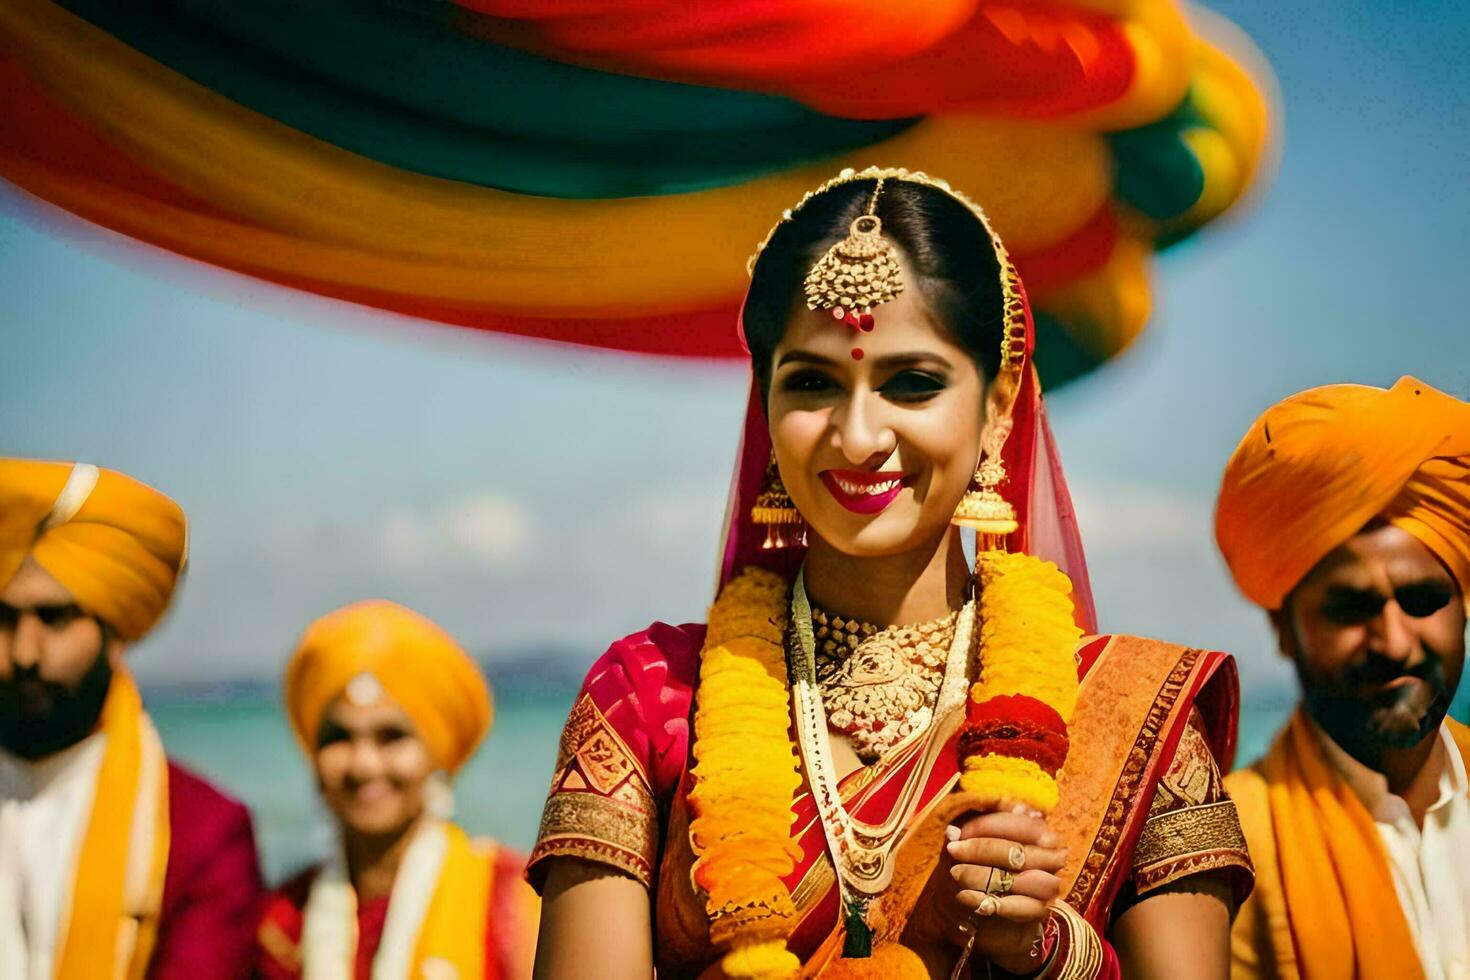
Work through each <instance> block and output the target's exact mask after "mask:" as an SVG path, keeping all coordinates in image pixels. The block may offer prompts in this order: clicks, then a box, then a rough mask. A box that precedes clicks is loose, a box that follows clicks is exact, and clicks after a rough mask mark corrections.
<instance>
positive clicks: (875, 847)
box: [787, 569, 975, 957]
mask: <svg viewBox="0 0 1470 980" xmlns="http://www.w3.org/2000/svg"><path fill="white" fill-rule="evenodd" d="M791 622H792V625H793V626H794V628H795V632H796V638H797V642H796V643H795V644H788V647H787V660H788V666H787V670H788V672H789V674H790V676H791V692H792V700H793V702H794V703H795V707H796V734H797V742H798V745H799V747H800V749H801V756H802V764H803V766H805V767H806V771H807V774H808V779H807V781H808V783H809V784H810V786H811V791H812V799H813V800H814V801H815V803H816V805H817V812H818V814H820V816H821V819H822V831H823V833H824V835H825V836H826V839H827V852H828V854H829V855H830V856H831V858H832V864H833V867H834V868H835V869H836V871H837V887H838V892H839V897H840V898H841V900H842V907H843V917H844V924H845V927H846V934H847V935H846V940H845V942H844V944H843V952H842V955H843V956H847V957H864V956H868V955H870V952H871V948H872V935H873V934H872V928H871V926H870V925H869V924H868V921H867V912H868V905H869V903H870V902H872V900H873V899H874V898H875V897H876V896H878V895H881V894H882V893H883V891H884V889H886V888H887V887H888V885H889V884H890V883H891V882H892V881H893V871H894V868H893V852H894V847H895V845H896V844H897V842H898V837H899V831H900V830H901V829H902V828H903V827H904V825H905V824H907V822H908V820H909V818H910V817H911V816H912V815H913V810H914V806H915V804H916V803H917V800H918V792H919V789H920V786H921V784H922V782H923V775H924V773H925V772H926V771H927V770H928V768H929V767H928V765H927V763H928V762H929V761H930V759H931V758H932V756H933V755H934V754H936V753H937V752H938V751H939V748H940V746H941V745H942V740H940V739H937V738H931V739H930V742H929V745H928V747H927V749H926V753H925V759H924V760H923V764H919V765H915V766H913V767H911V768H910V770H909V774H908V777H907V778H906V779H905V780H904V786H903V789H902V790H901V791H900V793H899V796H898V805H897V806H895V807H894V808H893V810H892V811H891V813H890V814H889V817H888V819H887V820H885V821H884V822H883V823H881V824H870V823H866V822H864V821H861V820H858V819H856V818H855V817H853V816H852V815H851V814H850V813H848V812H847V808H846V807H844V806H843V805H842V794H841V792H840V791H839V789H838V785H837V768H836V766H834V765H833V763H832V747H831V744H830V743H829V741H828V733H827V732H828V729H827V712H826V709H825V708H824V707H823V705H822V695H821V689H820V686H819V685H818V682H817V676H816V637H815V636H814V635H813V632H812V610H811V603H810V602H809V601H808V600H807V595H806V573H805V570H804V569H803V570H802V571H799V572H797V574H796V582H795V583H794V585H793V586H792V590H791ZM974 627H975V599H974V597H973V595H972V596H971V598H969V599H968V600H967V601H966V602H965V606H964V608H963V609H961V610H960V612H959V615H958V617H957V618H956V620H955V630H954V637H953V639H952V640H951V641H950V645H949V656H948V657H947V659H946V661H945V669H944V680H943V682H942V683H941V684H940V688H939V696H938V698H937V701H936V706H935V711H934V717H935V718H945V717H948V716H949V715H950V714H951V713H952V712H954V711H955V710H957V709H958V708H959V707H960V706H961V705H962V704H964V701H965V697H966V694H967V683H966V681H967V678H966V668H967V667H968V664H969V654H970V640H971V637H972V636H973V634H974Z"/></svg>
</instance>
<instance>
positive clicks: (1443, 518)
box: [1215, 377, 1470, 609]
mask: <svg viewBox="0 0 1470 980" xmlns="http://www.w3.org/2000/svg"><path fill="white" fill-rule="evenodd" d="M1375 517H1378V518H1382V519H1384V520H1386V521H1388V522H1389V523H1391V524H1394V525H1396V526H1398V527H1401V528H1403V529H1404V530H1405V531H1408V532H1409V533H1410V534H1412V535H1413V536H1414V537H1416V538H1418V539H1419V540H1420V541H1422V542H1423V543H1424V545H1425V546H1426V547H1427V548H1429V550H1431V551H1433V552H1434V553H1435V555H1437V556H1438V557H1439V560H1440V561H1442V562H1444V564H1445V566H1446V567H1447V568H1449V570H1450V572H1451V573H1452V574H1453V575H1454V576H1455V578H1456V580H1458V581H1459V583H1460V591H1461V592H1462V594H1464V596H1465V599H1466V604H1467V607H1470V404H1466V403H1465V402H1462V401H1460V400H1459V399H1456V398H1452V397H1450V396H1449V395H1447V394H1445V393H1444V392H1442V391H1437V390H1435V389H1434V388H1431V387H1430V386H1429V385H1427V384H1425V383H1424V382H1422V381H1419V380H1418V379H1416V378H1410V377H1405V378H1400V379H1399V382H1398V384H1396V385H1394V386H1393V387H1392V388H1391V389H1389V390H1387V391H1385V390H1384V389H1382V388H1370V387H1367V386H1364V385H1328V386H1327V387H1324V388H1313V389H1311V390H1310V391H1304V392H1302V393H1300V394H1297V395H1292V396H1291V397H1290V398H1288V399H1286V400H1285V401H1283V402H1281V403H1280V404H1279V405H1276V406H1275V407H1273V408H1271V409H1269V410H1267V412H1266V414H1264V415H1262V416H1261V417H1260V418H1259V419H1257V420H1256V424H1255V425H1253V426H1251V429H1250V431H1249V432H1248V433H1246V436H1245V439H1244V440H1242V441H1241V443H1240V446H1239V447H1238V448H1237V449H1236V450H1235V455H1233V456H1231V457H1230V462H1229V464H1228V465H1227V466H1226V467H1225V478H1224V481H1223V482H1222V483H1221V486H1220V503H1219V505H1218V506H1217V507H1216V509H1215V540H1216V541H1218V542H1219V545H1220V551H1221V552H1222V553H1223V554H1224V555H1225V561H1226V563H1227V564H1228V565H1229V566H1230V572H1231V574H1232V575H1234V576H1235V582H1236V584H1237V585H1239V586H1240V590H1241V591H1242V592H1244V593H1245V594H1246V597H1247V598H1249V599H1250V600H1251V601H1252V602H1254V603H1256V604H1257V605H1260V606H1264V607H1265V608H1266V609H1278V608H1280V607H1281V603H1282V602H1283V601H1284V600H1285V598H1286V595H1287V593H1289V592H1290V591H1291V590H1292V589H1293V588H1295V587H1296V584H1297V583H1298V582H1300V581H1301V580H1302V578H1303V577H1304V576H1305V575H1306V574H1307V572H1309V571H1311V569H1312V566H1314V565H1316V564H1317V562H1319V561H1321V560H1322V559H1323V558H1324V557H1326V556H1327V553H1328V552H1330V551H1332V549H1334V548H1336V547H1337V546H1338V545H1340V544H1342V543H1343V542H1344V541H1346V540H1347V539H1348V538H1350V537H1352V536H1353V535H1354V534H1357V533H1358V532H1359V531H1361V530H1362V529H1363V527H1364V526H1365V525H1366V524H1368V522H1370V521H1371V520H1373V519H1374V518H1375Z"/></svg>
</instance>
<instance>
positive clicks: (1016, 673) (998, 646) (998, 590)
mask: <svg viewBox="0 0 1470 980" xmlns="http://www.w3.org/2000/svg"><path fill="white" fill-rule="evenodd" d="M975 571H976V573H977V575H978V576H979V580H980V613H979V614H980V669H979V671H978V672H977V679H976V681H975V683H974V684H973V685H972V686H971V688H970V701H971V702H972V703H973V704H976V705H980V704H984V703H985V702H986V701H989V700H990V699H991V698H994V697H1001V696H1006V695H1021V696H1023V697H1030V698H1034V699H1036V700H1037V701H1040V702H1041V703H1042V704H1045V705H1047V706H1049V707H1051V708H1052V709H1053V710H1055V711H1056V713H1057V714H1059V715H1060V716H1061V718H1062V722H1063V723H1064V724H1067V725H1070V724H1071V722H1072V712H1073V710H1074V709H1075V708H1076V706H1077V688H1078V682H1077V652H1076V651H1077V641H1078V640H1079V639H1081V637H1082V631H1081V630H1080V629H1078V628H1077V624H1076V622H1075V621H1074V620H1073V615H1072V582H1071V580H1070V579H1068V578H1067V576H1066V574H1065V573H1063V572H1062V571H1061V570H1060V569H1059V568H1057V566H1056V565H1053V564H1052V563H1051V562H1048V561H1042V560H1041V559H1039V558H1036V557H1033V556H1031V555H1025V554H1009V553H1007V552H1003V551H985V552H981V553H980V554H979V555H978V556H976V559H975ZM960 788H961V789H963V790H965V791H966V792H969V793H974V794H975V795H977V796H979V797H981V798H983V799H986V800H993V801H995V802H1000V801H1002V800H1009V801H1013V802H1017V803H1024V804H1026V805H1028V806H1030V807H1033V808H1035V809H1037V810H1040V811H1042V812H1043V813H1049V812H1050V811H1051V810H1052V809H1053V808H1055V807H1056V805H1057V781H1056V779H1055V778H1054V777H1053V776H1051V775H1049V774H1048V773H1047V772H1046V771H1045V770H1043V769H1042V768H1041V766H1039V765H1037V764H1036V763H1035V762H1032V761H1030V760H1029V759H1020V758H1015V757H1012V756H1008V755H1000V754H990V755H984V756H969V757H967V758H966V759H964V764H963V772H962V774H961V776H960Z"/></svg>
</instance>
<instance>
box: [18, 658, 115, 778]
mask: <svg viewBox="0 0 1470 980" xmlns="http://www.w3.org/2000/svg"><path fill="white" fill-rule="evenodd" d="M22 684H25V685H27V686H30V687H33V688H40V689H41V690H42V691H43V693H42V694H41V695H40V697H34V696H32V697H31V698H27V697H26V696H25V695H23V694H22V693H21V685H22ZM111 687H112V664H111V663H110V662H108V659H107V642H106V640H104V641H103V643H102V649H101V650H100V651H98V654H97V660H96V662H94V663H93V664H92V666H91V667H90V668H88V669H87V672H86V674H84V675H82V679H81V680H80V681H78V682H77V684H76V686H75V687H67V686H66V685H65V684H56V683H53V682H51V681H47V680H43V679H42V678H41V676H40V674H39V672H38V671H37V670H36V668H34V667H30V668H26V669H23V670H17V671H15V673H14V674H13V675H12V676H11V678H10V679H9V680H8V681H5V682H3V683H0V747H4V748H5V749H8V750H9V751H11V752H13V753H14V754H16V755H18V756H20V757H21V758H22V759H30V760H36V759H42V758H45V757H46V756H48V755H52V754H53V753H56V752H60V751H61V750H62V749H66V748H70V747H71V746H73V745H75V744H77V743H78V742H80V741H81V740H82V739H84V738H86V737H87V736H88V735H90V734H91V733H92V731H93V730H94V729H95V728H96V727H97V720H98V719H99V718H100V717H102V705H103V702H105V701H106V700H107V692H108V690H109V689H110V688H111ZM36 702H39V704H37V703H36Z"/></svg>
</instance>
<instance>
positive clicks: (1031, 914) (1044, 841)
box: [941, 810, 1067, 974]
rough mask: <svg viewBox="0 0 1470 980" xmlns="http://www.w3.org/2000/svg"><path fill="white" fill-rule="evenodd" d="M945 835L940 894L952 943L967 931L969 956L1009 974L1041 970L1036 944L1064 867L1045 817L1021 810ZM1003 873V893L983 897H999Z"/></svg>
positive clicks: (971, 820) (964, 824)
mask: <svg viewBox="0 0 1470 980" xmlns="http://www.w3.org/2000/svg"><path fill="white" fill-rule="evenodd" d="M948 836H949V837H950V838H951V839H950V840H949V841H948V842H947V843H946V844H945V857H946V858H947V859H948V861H946V862H944V863H945V864H947V865H948V868H947V871H948V874H949V880H950V882H952V887H951V888H949V889H946V890H945V891H944V892H942V893H941V894H942V895H943V896H944V897H943V898H942V901H944V902H945V904H946V906H947V908H946V909H945V912H946V916H947V917H948V918H949V920H950V921H951V922H952V923H954V925H955V928H956V934H957V938H958V937H964V936H965V933H967V932H970V931H973V932H974V934H975V945H974V949H973V953H972V955H975V956H983V957H984V958H985V959H987V960H989V961H990V962H991V963H994V964H995V965H996V966H999V967H1000V968H1001V969H1003V970H1007V971H1008V972H1011V973H1019V974H1026V973H1034V972H1035V971H1036V970H1038V969H1040V968H1041V966H1042V959H1041V948H1040V947H1041V944H1040V943H1038V942H1037V939H1039V938H1040V937H1041V931H1042V928H1043V926H1044V925H1045V923H1046V917H1047V910H1048V908H1049V906H1050V904H1051V902H1052V901H1053V900H1054V899H1056V898H1057V897H1058V895H1060V894H1061V881H1060V879H1058V878H1057V872H1059V871H1061V870H1062V866H1063V865H1065V864H1066V860H1067V854H1066V851H1064V850H1063V849H1062V848H1061V843H1062V841H1061V838H1059V837H1058V836H1057V835H1056V834H1054V833H1053V832H1052V831H1051V829H1050V828H1049V827H1048V826H1047V824H1046V820H1045V818H1043V817H1041V816H1039V815H1035V814H1033V813H1031V812H1028V811H1025V810H1020V811H998V812H992V813H986V814H979V815H972V816H970V817H968V818H967V819H965V820H963V821H960V822H959V823H958V825H957V826H952V827H951V828H950V830H949V833H948ZM1003 874H1010V875H1011V876H1012V878H1011V882H1010V891H1009V893H1006V894H991V893H997V892H1001V891H1002V890H1003V889H1002V884H1003V878H1002V875H1003ZM987 886H988V887H989V889H990V893H987V891H986V888H987Z"/></svg>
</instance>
